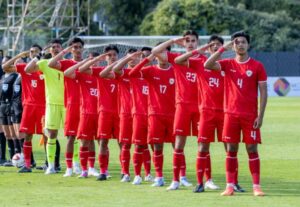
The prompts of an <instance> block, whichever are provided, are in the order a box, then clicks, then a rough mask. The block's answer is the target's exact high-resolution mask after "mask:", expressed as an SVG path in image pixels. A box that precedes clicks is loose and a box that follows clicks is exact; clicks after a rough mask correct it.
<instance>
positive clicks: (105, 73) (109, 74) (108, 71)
mask: <svg viewBox="0 0 300 207" xmlns="http://www.w3.org/2000/svg"><path fill="white" fill-rule="evenodd" d="M117 63H118V62H114V63H112V64H110V65H108V66H106V67H105V68H104V70H102V71H101V72H100V74H99V75H100V77H101V78H108V79H114V78H115V74H114V73H113V72H112V70H113V67H114V66H115V65H116V64H117Z"/></svg>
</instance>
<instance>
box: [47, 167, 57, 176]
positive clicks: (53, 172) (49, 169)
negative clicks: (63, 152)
mask: <svg viewBox="0 0 300 207" xmlns="http://www.w3.org/2000/svg"><path fill="white" fill-rule="evenodd" d="M55 173H56V171H55V169H54V167H48V168H47V170H46V172H45V175H50V174H55Z"/></svg>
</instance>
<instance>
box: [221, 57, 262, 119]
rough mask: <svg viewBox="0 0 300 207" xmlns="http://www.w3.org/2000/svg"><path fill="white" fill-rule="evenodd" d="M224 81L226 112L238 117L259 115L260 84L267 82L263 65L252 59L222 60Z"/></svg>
mask: <svg viewBox="0 0 300 207" xmlns="http://www.w3.org/2000/svg"><path fill="white" fill-rule="evenodd" d="M219 64H220V66H221V70H222V71H224V72H225V79H224V90H225V97H224V111H225V113H231V114H237V115H252V116H256V115H257V96H258V83H259V82H266V81H267V74H266V71H265V68H264V66H263V64H262V63H260V62H259V61H257V60H254V59H252V58H249V59H248V60H247V61H245V62H237V61H236V60H235V59H225V60H220V61H219Z"/></svg>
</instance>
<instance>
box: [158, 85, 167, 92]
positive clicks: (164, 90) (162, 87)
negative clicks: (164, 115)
mask: <svg viewBox="0 0 300 207" xmlns="http://www.w3.org/2000/svg"><path fill="white" fill-rule="evenodd" d="M159 91H160V93H162V94H165V93H166V91H167V86H166V85H159Z"/></svg>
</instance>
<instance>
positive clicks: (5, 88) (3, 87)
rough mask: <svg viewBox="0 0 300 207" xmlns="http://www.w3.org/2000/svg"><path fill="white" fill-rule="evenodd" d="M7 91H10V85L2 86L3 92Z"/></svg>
mask: <svg viewBox="0 0 300 207" xmlns="http://www.w3.org/2000/svg"><path fill="white" fill-rule="evenodd" d="M7 89H8V84H6V83H5V84H3V85H2V90H3V91H7Z"/></svg>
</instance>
